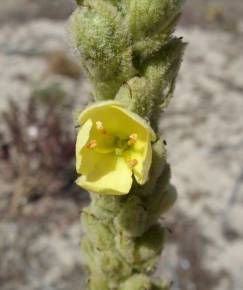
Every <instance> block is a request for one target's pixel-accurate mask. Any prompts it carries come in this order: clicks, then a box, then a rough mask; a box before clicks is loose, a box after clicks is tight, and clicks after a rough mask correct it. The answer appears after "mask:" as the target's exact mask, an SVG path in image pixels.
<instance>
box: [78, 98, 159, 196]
mask: <svg viewBox="0 0 243 290" xmlns="http://www.w3.org/2000/svg"><path fill="white" fill-rule="evenodd" d="M78 122H79V124H80V129H79V132H78V137H77V143H76V168H77V172H78V173H79V174H82V176H81V177H79V178H78V179H77V181H76V182H77V184H78V185H79V186H81V187H83V188H85V189H86V190H90V191H92V192H96V193H100V194H109V195H122V194H127V193H129V191H130V189H131V186H132V183H133V178H132V175H133V176H134V177H135V179H136V181H137V182H138V183H139V184H141V185H142V184H144V183H145V182H146V181H147V179H148V173H149V169H150V166H151V161H152V146H151V142H152V141H155V133H154V131H153V130H152V128H151V127H150V126H149V125H147V124H146V122H145V121H144V120H143V119H142V118H141V117H139V116H138V115H136V114H135V113H132V112H130V111H128V110H126V109H125V108H123V107H122V106H121V105H119V104H118V103H117V102H112V101H104V102H99V103H97V104H95V105H93V106H90V107H89V108H87V109H86V110H85V111H84V112H83V113H82V114H81V115H80V116H79V120H78Z"/></svg>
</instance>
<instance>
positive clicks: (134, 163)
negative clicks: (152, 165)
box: [128, 159, 138, 169]
mask: <svg viewBox="0 0 243 290" xmlns="http://www.w3.org/2000/svg"><path fill="white" fill-rule="evenodd" d="M137 164H138V161H137V159H132V160H130V161H128V167H129V168H130V169H132V168H133V167H135V166H136V165H137Z"/></svg>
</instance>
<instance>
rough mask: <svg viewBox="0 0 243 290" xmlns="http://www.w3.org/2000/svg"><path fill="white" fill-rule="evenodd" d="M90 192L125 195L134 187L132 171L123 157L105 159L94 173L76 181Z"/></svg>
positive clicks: (108, 156)
mask: <svg viewBox="0 0 243 290" xmlns="http://www.w3.org/2000/svg"><path fill="white" fill-rule="evenodd" d="M76 183H77V185H79V186H81V187H83V188H85V189H86V190H88V191H91V192H96V193H100V194H107V195H124V194H127V193H129V191H130V189H131V186H132V171H131V170H130V169H129V168H128V166H127V164H126V162H125V161H124V159H123V158H121V157H116V156H114V155H112V154H110V155H104V158H103V160H102V162H101V163H100V164H98V166H96V167H95V168H94V170H93V171H92V172H90V173H89V174H87V175H82V176H81V177H79V178H78V179H77V180H76Z"/></svg>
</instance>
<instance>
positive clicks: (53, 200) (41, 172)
mask: <svg viewBox="0 0 243 290" xmlns="http://www.w3.org/2000/svg"><path fill="white" fill-rule="evenodd" d="M74 8H75V3H74V1H71V0H70V1H68V0H52V1H49V0H41V1H39V0H8V1H1V4H0V71H1V73H0V120H1V121H0V285H1V286H0V288H1V290H13V289H18V290H67V289H72V290H78V289H84V284H85V277H84V269H83V267H82V257H81V255H80V253H79V240H80V235H81V234H82V233H81V230H80V224H79V213H80V211H81V209H82V207H83V206H84V205H85V204H86V203H87V201H88V195H87V193H85V192H83V191H82V190H81V189H80V188H77V187H76V186H75V185H74V180H75V177H76V173H75V166H74V146H75V134H76V129H75V122H74V119H75V116H76V114H77V113H78V112H79V111H81V110H82V108H83V107H84V106H85V105H86V104H88V102H89V101H90V100H91V99H92V95H91V93H90V86H89V84H88V83H87V82H86V81H85V78H84V76H83V75H82V73H81V69H80V67H79V64H78V59H77V58H76V57H75V51H74V52H73V49H72V45H71V41H70V39H69V35H68V22H67V20H68V17H69V15H70V14H71V12H72V11H73V9H74ZM242 16H243V4H242V1H241V0H234V1H228V0H187V1H186V3H185V6H184V11H183V14H182V19H181V22H180V26H179V28H178V31H177V32H176V33H177V34H178V35H182V36H183V37H184V39H185V41H187V42H189V46H188V49H187V51H186V55H185V60H184V63H183V67H182V70H181V72H180V76H179V79H178V86H177V90H176V96H175V99H174V100H173V102H172V104H171V107H170V108H169V110H168V111H167V112H166V113H165V114H163V116H162V119H161V126H160V127H161V131H162V132H163V133H164V134H165V137H166V139H167V143H168V148H169V160H170V162H171V164H172V170H173V173H174V177H173V178H174V179H173V181H174V183H175V185H176V186H177V188H178V191H179V193H180V197H179V200H178V203H177V205H176V206H175V208H174V209H173V210H172V211H171V213H170V214H169V215H168V216H166V217H165V218H163V219H162V220H161V222H162V223H165V224H166V225H167V226H168V236H169V242H168V244H167V247H166V249H165V252H164V253H163V257H162V260H161V263H160V267H159V270H158V272H157V273H156V275H159V276H163V277H165V278H166V279H168V280H169V281H171V282H172V290H205V289H207V290H241V289H242V285H243V278H242V273H241V272H242V269H243V260H242V255H241V253H242V252H243V242H242V238H243V185H242V183H243V166H242V164H243V156H242V146H243V139H242V138H243V134H242V128H243V118H242V112H243V95H242V93H243V80H242V68H243V56H242V49H243V44H242V34H243V20H242V19H243V17H242Z"/></svg>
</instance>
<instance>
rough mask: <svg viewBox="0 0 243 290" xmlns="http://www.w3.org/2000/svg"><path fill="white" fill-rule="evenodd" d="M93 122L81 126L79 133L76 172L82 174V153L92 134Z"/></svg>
mask: <svg viewBox="0 0 243 290" xmlns="http://www.w3.org/2000/svg"><path fill="white" fill-rule="evenodd" d="M92 126H93V122H92V120H91V119H88V120H87V121H86V122H85V124H84V125H82V126H81V128H80V129H79V132H78V136H77V141H76V170H77V172H80V170H81V165H82V155H81V151H82V150H83V148H84V146H85V145H86V144H87V142H88V140H89V136H90V132H91V128H92Z"/></svg>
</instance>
